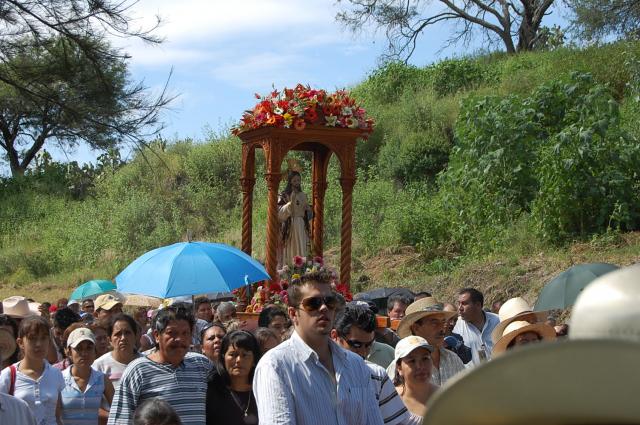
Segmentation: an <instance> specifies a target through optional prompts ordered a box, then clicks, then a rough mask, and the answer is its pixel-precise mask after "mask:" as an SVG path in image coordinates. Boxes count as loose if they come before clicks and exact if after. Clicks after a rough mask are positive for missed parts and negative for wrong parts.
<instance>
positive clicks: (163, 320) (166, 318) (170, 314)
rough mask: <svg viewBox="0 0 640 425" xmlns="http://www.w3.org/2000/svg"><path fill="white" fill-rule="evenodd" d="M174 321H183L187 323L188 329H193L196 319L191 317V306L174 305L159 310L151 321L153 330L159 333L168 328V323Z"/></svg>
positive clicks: (183, 304) (185, 304)
mask: <svg viewBox="0 0 640 425" xmlns="http://www.w3.org/2000/svg"><path fill="white" fill-rule="evenodd" d="M174 320H185V321H186V322H188V323H189V327H190V328H191V329H193V325H195V323H196V319H195V316H194V315H193V309H192V308H191V305H190V304H187V303H175V304H173V305H170V306H169V307H166V308H163V309H161V310H159V311H158V314H156V317H155V319H154V321H153V329H154V330H156V331H158V332H159V333H163V332H164V331H165V329H166V328H167V326H169V322H172V321H174Z"/></svg>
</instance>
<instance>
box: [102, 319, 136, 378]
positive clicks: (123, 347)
mask: <svg viewBox="0 0 640 425" xmlns="http://www.w3.org/2000/svg"><path fill="white" fill-rule="evenodd" d="M108 335H109V340H110V342H111V346H112V347H113V350H112V351H109V352H108V353H107V354H105V355H103V356H101V357H100V358H99V359H97V360H96V361H95V362H93V368H94V369H96V370H98V371H100V372H102V373H104V374H105V375H107V376H108V377H109V379H110V380H111V383H112V384H113V387H114V388H116V389H117V388H118V385H119V384H120V378H122V374H123V373H124V370H125V369H126V368H127V365H128V364H129V363H131V362H132V361H133V360H135V359H137V358H138V357H140V353H138V349H137V347H136V342H137V341H138V340H139V338H138V336H139V333H138V324H137V323H136V321H135V320H134V319H133V317H131V316H129V315H128V314H124V313H120V314H117V315H115V316H113V317H112V318H111V320H110V321H109V327H108Z"/></svg>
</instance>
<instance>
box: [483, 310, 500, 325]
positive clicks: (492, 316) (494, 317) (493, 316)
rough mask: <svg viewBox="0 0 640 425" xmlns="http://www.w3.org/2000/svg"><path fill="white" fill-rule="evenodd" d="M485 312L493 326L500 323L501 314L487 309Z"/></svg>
mask: <svg viewBox="0 0 640 425" xmlns="http://www.w3.org/2000/svg"><path fill="white" fill-rule="evenodd" d="M484 314H485V315H486V316H485V317H486V318H487V321H488V322H489V325H490V326H491V328H495V327H496V326H497V325H498V323H500V316H498V315H497V314H495V313H491V312H490V311H485V312H484Z"/></svg>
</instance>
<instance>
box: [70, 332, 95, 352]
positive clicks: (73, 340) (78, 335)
mask: <svg viewBox="0 0 640 425" xmlns="http://www.w3.org/2000/svg"><path fill="white" fill-rule="evenodd" d="M82 341H91V342H92V343H93V344H94V345H95V343H96V338H95V336H94V335H93V332H91V329H88V328H78V329H75V330H74V331H73V332H71V333H70V334H69V338H67V347H71V348H76V347H77V346H78V345H79V344H80V343H81V342H82Z"/></svg>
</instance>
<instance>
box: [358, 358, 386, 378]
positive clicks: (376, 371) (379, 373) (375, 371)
mask: <svg viewBox="0 0 640 425" xmlns="http://www.w3.org/2000/svg"><path fill="white" fill-rule="evenodd" d="M364 364H366V365H367V367H368V368H369V370H370V371H371V378H374V379H379V380H382V379H384V378H386V377H388V376H389V375H387V371H386V369H385V368H383V367H382V366H380V365H377V364H375V363H372V362H370V361H369V360H365V361H364Z"/></svg>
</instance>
